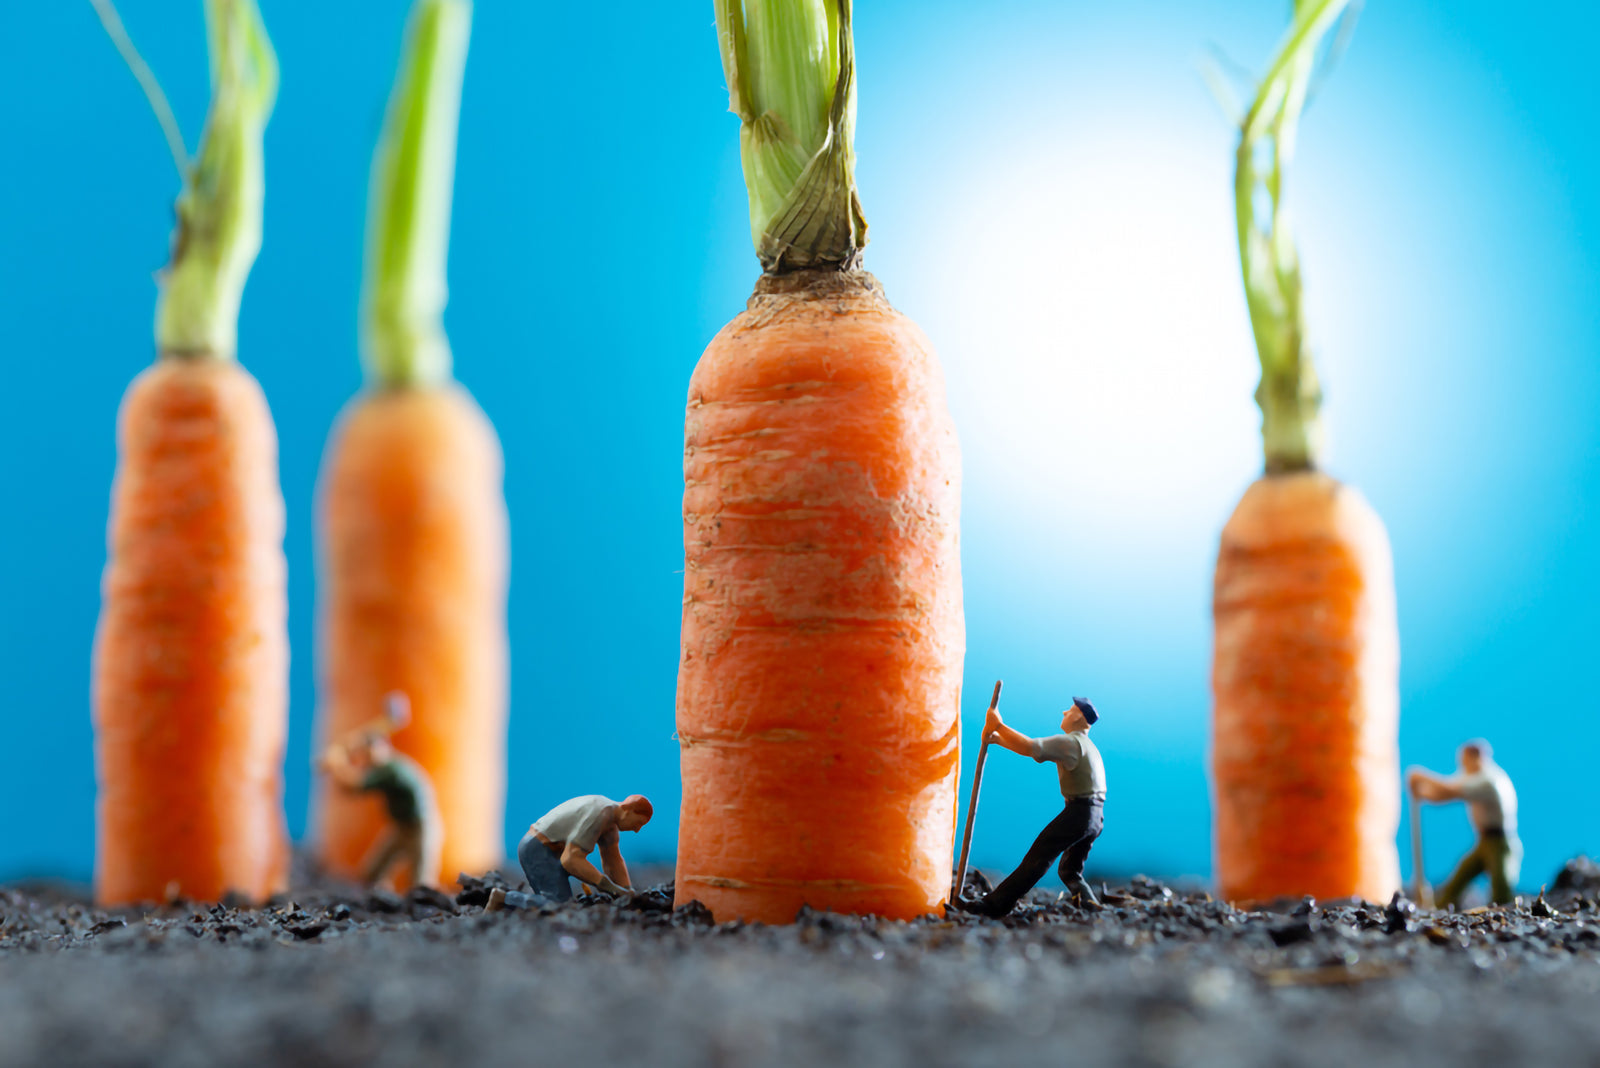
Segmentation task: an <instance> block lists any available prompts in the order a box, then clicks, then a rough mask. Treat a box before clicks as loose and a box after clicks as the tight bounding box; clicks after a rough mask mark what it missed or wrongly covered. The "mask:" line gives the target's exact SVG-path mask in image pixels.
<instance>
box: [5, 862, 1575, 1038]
mask: <svg viewBox="0 0 1600 1068" xmlns="http://www.w3.org/2000/svg"><path fill="white" fill-rule="evenodd" d="M495 881H499V877H498V876H495V877H492V878H491V880H490V882H488V883H486V882H481V881H477V880H469V881H468V882H467V883H466V884H465V887H466V888H465V889H464V890H463V892H462V893H461V894H460V895H459V896H457V897H455V898H451V897H447V896H445V895H443V894H438V893H427V892H418V893H413V894H410V895H408V896H405V897H399V896H395V895H392V894H385V893H375V894H369V893H366V892H362V891H358V890H356V889H355V888H353V887H339V886H331V885H328V884H325V883H324V884H321V885H320V886H317V888H315V889H307V890H305V891H304V892H302V893H299V894H296V895H294V897H293V899H292V900H289V899H285V900H282V901H278V902H275V903H273V904H272V905H270V906H269V907H266V908H263V909H259V910H258V909H247V908H234V907H229V906H225V905H218V906H210V907H207V906H186V905H183V904H181V903H180V904H177V905H173V906H169V907H166V908H161V909H156V910H151V911H140V910H129V911H118V910H111V911H107V910H99V909H95V908H92V907H89V906H88V905H87V904H86V903H85V902H84V901H83V900H82V899H81V898H79V897H77V896H75V895H73V894H72V893H69V892H63V891H57V890H50V889H48V888H32V889H24V888H15V889H11V890H0V1065H31V1064H40V1065H45V1064H48V1065H75V1064H103V1065H172V1066H187V1065H195V1066H202V1065H204V1066H209V1065H255V1066H270V1065H307V1066H318V1065H330V1066H332V1065H356V1064H369V1063H370V1064H383V1065H413V1064H414V1065H462V1066H467V1065H476V1064H484V1065H489V1064H507V1065H512V1064H514V1065H537V1064H551V1065H556V1064H560V1065H572V1064H598V1065H607V1066H610V1065H617V1066H619V1068H620V1066H624V1065H641V1064H643V1065H649V1066H651V1068H669V1066H677V1065H746V1064H773V1065H796V1066H801V1065H804V1066H815V1065H826V1066H830V1068H838V1066H842V1065H872V1066H874V1068H894V1066H899V1065H906V1066H912V1065H915V1066H919V1068H921V1066H928V1065H987V1064H1004V1065H1035V1064H1037V1065H1065V1064H1070V1065H1074V1066H1076V1065H1093V1064H1139V1065H1145V1064H1148V1065H1167V1064H1174V1065H1176V1064H1183V1065H1218V1066H1230V1068H1231V1066H1236V1065H1281V1064H1305V1065H1339V1066H1346V1065H1359V1066H1361V1068H1376V1066H1380V1065H1417V1064H1450V1065H1469V1064H1497V1065H1506V1064H1571V1065H1578V1064H1596V1063H1600V869H1596V868H1595V867H1594V866H1593V865H1592V864H1589V865H1588V866H1587V867H1585V866H1583V865H1582V864H1578V863H1575V864H1574V865H1569V867H1568V869H1567V871H1566V872H1565V873H1563V875H1562V876H1561V877H1560V878H1558V879H1557V880H1556V882H1555V883H1554V884H1553V887H1554V888H1553V889H1552V890H1551V891H1550V892H1549V894H1548V895H1547V896H1545V897H1542V898H1536V899H1523V900H1522V901H1521V902H1519V903H1518V904H1517V905H1515V906H1511V907H1507V908H1491V909H1477V910H1472V911H1469V912H1466V913H1439V912H1426V913H1423V912H1418V911H1417V910H1415V909H1414V908H1412V907H1411V905H1410V903H1409V902H1405V901H1399V902H1396V903H1393V904H1391V905H1388V906H1385V905H1369V904H1361V903H1343V904H1336V905H1326V906H1324V905H1320V904H1318V903H1315V902H1310V901H1306V902H1301V903H1298V904H1290V905H1287V906H1285V907H1284V908H1282V909H1280V910H1276V911H1263V912H1242V911H1239V910H1236V909H1233V908H1230V907H1228V906H1226V905H1223V904H1221V903H1219V902H1215V901H1212V900H1210V899H1209V898H1208V897H1207V896H1205V895H1204V894H1202V893H1198V892H1185V891H1181V890H1173V889H1172V888H1170V887H1167V886H1163V885H1161V884H1160V883H1156V882H1152V881H1149V880H1146V879H1142V878H1135V879H1134V880H1133V881H1132V882H1131V883H1130V884H1128V885H1125V886H1119V887H1114V888H1112V889H1111V890H1110V891H1108V892H1107V893H1106V895H1105V902H1106V907H1105V909H1104V910H1103V911H1100V912H1086V911H1082V910H1079V909H1077V908H1075V907H1073V906H1072V905H1070V904H1067V903H1065V902H1062V901H1059V900H1057V898H1056V897H1055V896H1053V895H1048V894H1039V893H1036V894H1035V895H1034V896H1033V898H1031V899H1030V901H1029V902H1028V903H1026V904H1025V905H1024V907H1022V908H1021V909H1019V910H1018V912H1017V913H1016V914H1014V915H1013V916H1011V917H1009V918H1007V919H1006V920H1004V921H1000V922H996V921H992V920H984V919H977V918H975V917H972V916H968V915H965V914H956V915H953V916H951V917H950V918H943V917H937V918H936V917H926V918H924V919H921V920H917V921H915V922H912V923H892V922H884V921H879V920H876V919H872V918H857V917H844V916H835V915H829V914H816V913H804V914H802V915H801V916H800V917H799V919H798V922H797V923H796V924H795V925H793V926H791V927H761V926H746V925H739V924H722V925H716V926H713V925H711V924H710V923H709V922H707V920H708V917H706V915H705V913H704V911H703V910H700V909H697V908H695V907H686V908H681V909H678V910H677V911H676V912H673V911H670V908H669V902H670V888H662V889H660V890H657V891H656V892H654V893H652V894H648V895H643V896H641V897H640V898H638V899H635V900H634V901H633V902H631V903H629V904H627V905H618V904H616V903H613V902H609V901H604V900H601V899H592V900H589V901H584V902H579V903H574V904H570V905H566V906H563V907H560V908H557V909H550V910H544V911H527V912H518V911H505V912H498V913H487V912H485V911H484V910H483V908H482V903H483V902H484V901H485V900H487V897H488V887H489V885H491V883H492V882H495Z"/></svg>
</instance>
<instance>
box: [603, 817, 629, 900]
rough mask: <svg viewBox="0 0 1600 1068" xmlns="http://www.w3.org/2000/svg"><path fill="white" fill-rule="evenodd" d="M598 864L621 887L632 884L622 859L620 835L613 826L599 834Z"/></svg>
mask: <svg viewBox="0 0 1600 1068" xmlns="http://www.w3.org/2000/svg"><path fill="white" fill-rule="evenodd" d="M600 866H601V867H602V868H604V869H605V873H606V874H607V875H609V876H611V879H612V881H613V882H615V883H616V884H617V885H618V886H620V887H622V888H623V889H625V890H626V889H628V888H629V887H631V886H632V885H633V884H632V883H631V882H629V881H628V864H627V862H626V861H624V860H623V859H622V836H621V835H620V834H618V833H617V829H616V828H615V827H613V828H612V829H611V830H609V831H607V832H606V833H605V834H603V835H601V836H600Z"/></svg>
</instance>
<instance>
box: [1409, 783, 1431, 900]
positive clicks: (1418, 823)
mask: <svg viewBox="0 0 1600 1068" xmlns="http://www.w3.org/2000/svg"><path fill="white" fill-rule="evenodd" d="M1411 882H1412V887H1411V897H1412V900H1414V901H1416V903H1417V905H1418V906H1419V907H1421V908H1425V909H1431V908H1433V887H1431V886H1429V885H1428V873H1427V871H1426V870H1425V869H1424V867H1423V864H1422V803H1421V802H1420V801H1419V800H1418V799H1417V791H1416V790H1415V789H1413V790H1412V791H1411Z"/></svg>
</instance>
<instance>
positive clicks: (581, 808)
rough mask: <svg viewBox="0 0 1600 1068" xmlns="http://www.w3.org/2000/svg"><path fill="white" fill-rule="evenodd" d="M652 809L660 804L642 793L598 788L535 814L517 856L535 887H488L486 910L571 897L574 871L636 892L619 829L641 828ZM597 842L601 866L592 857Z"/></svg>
mask: <svg viewBox="0 0 1600 1068" xmlns="http://www.w3.org/2000/svg"><path fill="white" fill-rule="evenodd" d="M653 815H655V809H654V808H653V807H652V806H651V804H650V802H649V800H647V799H646V798H645V797H643V796H642V795H640V794H630V795H628V796H627V797H626V798H624V799H623V800H622V801H621V802H617V801H613V800H611V799H610V798H609V797H602V796H601V795H599V794H586V795H585V796H583V797H574V798H573V799H572V800H570V801H563V802H562V803H561V804H559V805H557V806H556V807H555V808H553V809H551V810H550V811H549V812H546V813H545V814H544V815H543V816H540V817H539V818H538V819H537V820H535V821H534V822H533V825H532V826H531V827H529V828H528V833H527V834H525V835H523V836H522V841H521V842H520V843H519V844H518V845H517V861H518V863H520V864H521V865H522V873H523V874H524V875H526V876H527V877H528V886H529V888H530V892H529V893H526V894H524V893H521V892H520V891H516V890H512V891H509V892H507V891H504V890H501V889H499V888H498V887H497V888H495V889H494V890H491V891H490V892H489V903H488V905H487V906H486V908H487V910H488V911H490V912H497V911H499V910H500V909H502V908H505V907H507V906H510V907H512V908H527V907H528V906H529V905H539V904H544V903H559V902H562V901H571V900H572V884H571V883H570V882H569V881H568V877H569V876H571V877H572V878H575V879H579V880H581V881H582V882H584V883H586V884H588V885H589V886H593V887H596V888H598V889H600V890H603V891H604V892H606V893H608V894H615V895H618V896H621V897H628V896H631V895H632V893H633V889H632V887H631V886H630V885H629V881H628V865H627V864H626V862H624V861H623V859H622V846H621V839H620V835H619V832H621V831H637V830H639V829H640V828H641V827H643V826H644V825H645V824H647V823H649V822H650V817H651V816H653ZM597 845H598V846H599V847H600V865H601V867H600V868H596V867H595V866H594V864H593V862H591V861H590V860H589V853H590V852H591V851H592V850H593V849H594V847H595V846H597ZM601 868H604V869H605V870H604V871H602V870H601Z"/></svg>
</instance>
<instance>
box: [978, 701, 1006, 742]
mask: <svg viewBox="0 0 1600 1068" xmlns="http://www.w3.org/2000/svg"><path fill="white" fill-rule="evenodd" d="M1005 725H1006V721H1005V720H1003V719H1001V718H1000V710H999V709H998V708H991V709H989V714H988V715H987V716H985V717H983V736H984V737H985V738H987V737H989V736H990V735H992V734H994V733H995V732H996V731H998V730H999V729H1000V728H1001V727H1004V726H1005Z"/></svg>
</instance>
